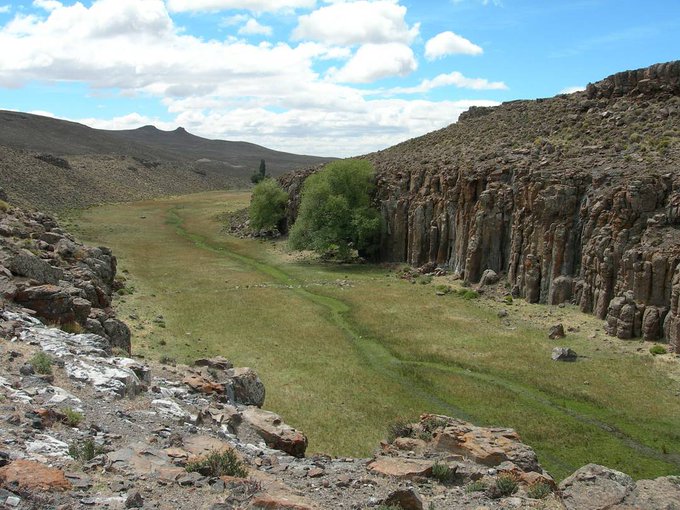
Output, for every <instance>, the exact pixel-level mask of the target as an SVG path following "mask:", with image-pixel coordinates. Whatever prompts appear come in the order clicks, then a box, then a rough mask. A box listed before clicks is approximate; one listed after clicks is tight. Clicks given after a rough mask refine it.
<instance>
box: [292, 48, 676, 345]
mask: <svg viewBox="0 0 680 510" xmlns="http://www.w3.org/2000/svg"><path fill="white" fill-rule="evenodd" d="M679 119H680V61H675V62H670V63H665V64H657V65H654V66H652V67H649V68H645V69H640V70H636V71H627V72H624V73H619V74H616V75H613V76H610V77H609V78H606V79H605V80H603V81H601V82H598V83H595V84H590V85H588V87H587V89H586V90H585V91H583V92H579V93H576V94H571V95H560V96H557V97H554V98H550V99H539V100H536V101H513V102H509V103H504V104H502V105H500V106H498V107H493V108H472V109H471V110H470V111H468V112H467V113H465V114H463V115H462V116H461V118H460V120H459V122H458V123H456V124H453V125H451V126H449V127H447V128H444V129H441V130H439V131H434V132H432V133H429V134H427V135H425V136H423V137H420V138H416V139H413V140H409V141H407V142H404V143H402V144H399V145H397V146H395V147H392V148H390V149H387V150H385V151H380V152H377V153H374V154H369V155H367V156H366V158H368V159H370V160H371V161H372V162H373V163H374V164H375V167H376V170H377V188H376V203H377V204H378V205H379V207H380V209H381V211H382V216H383V218H384V222H385V232H384V236H383V239H382V246H381V258H382V260H385V261H393V262H407V263H410V264H412V265H415V266H421V265H423V264H425V263H429V262H432V263H436V264H438V265H441V266H446V267H448V268H450V269H451V270H452V271H455V272H457V273H459V274H460V276H461V277H462V278H464V279H465V280H467V281H469V282H471V283H475V282H478V281H479V279H480V277H481V275H482V273H483V272H484V271H485V270H486V269H492V270H494V271H496V272H499V273H503V274H504V275H506V277H507V282H508V284H509V286H510V288H511V289H512V292H513V293H514V294H515V295H516V296H522V297H525V298H526V299H527V300H528V301H530V302H540V303H550V304H558V303H561V302H565V301H572V302H574V303H576V304H578V305H579V306H580V308H581V309H582V310H583V311H584V312H587V313H594V314H595V315H597V316H598V317H600V318H602V319H605V318H606V319H607V329H608V331H609V332H610V334H613V335H616V336H619V337H620V338H631V337H633V336H636V337H637V336H644V337H645V338H646V339H648V340H656V339H660V338H664V337H665V338H667V339H668V340H669V341H670V342H671V345H672V346H673V347H674V348H675V349H676V350H680V310H679V303H678V301H679V300H680V124H679V122H678V120H679ZM302 176H304V173H302V174H300V177H299V178H298V179H294V178H288V179H287V180H284V184H285V185H286V187H287V188H288V189H289V190H292V191H295V189H296V188H297V189H299V180H300V179H301V178H302ZM293 194H294V193H293ZM295 200H296V199H295V198H294V199H293V205H295V204H296V203H297V202H296V201H295ZM293 209H294V207H293ZM293 212H294V211H293Z"/></svg>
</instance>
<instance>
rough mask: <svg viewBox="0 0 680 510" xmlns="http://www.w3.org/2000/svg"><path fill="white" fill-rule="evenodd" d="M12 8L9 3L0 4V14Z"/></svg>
mask: <svg viewBox="0 0 680 510" xmlns="http://www.w3.org/2000/svg"><path fill="white" fill-rule="evenodd" d="M11 10H12V6H11V5H0V14H6V13H8V12H10V11H11Z"/></svg>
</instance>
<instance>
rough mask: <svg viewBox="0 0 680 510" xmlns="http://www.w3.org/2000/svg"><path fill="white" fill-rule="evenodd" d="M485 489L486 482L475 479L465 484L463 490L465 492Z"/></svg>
mask: <svg viewBox="0 0 680 510" xmlns="http://www.w3.org/2000/svg"><path fill="white" fill-rule="evenodd" d="M486 489H487V486H486V484H485V483H484V482H482V481H481V480H475V481H474V482H470V483H469V484H467V485H466V486H465V492H467V493H470V492H484V491H485V490H486Z"/></svg>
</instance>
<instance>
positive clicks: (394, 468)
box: [368, 457, 432, 479]
mask: <svg viewBox="0 0 680 510" xmlns="http://www.w3.org/2000/svg"><path fill="white" fill-rule="evenodd" d="M368 470H369V471H372V472H373V473H376V474H379V475H383V476H391V477H394V478H400V479H412V478H418V477H424V476H429V475H430V474H431V473H432V462H430V461H428V460H416V459H404V458H400V457H378V458H377V459H375V460H373V461H371V462H369V463H368Z"/></svg>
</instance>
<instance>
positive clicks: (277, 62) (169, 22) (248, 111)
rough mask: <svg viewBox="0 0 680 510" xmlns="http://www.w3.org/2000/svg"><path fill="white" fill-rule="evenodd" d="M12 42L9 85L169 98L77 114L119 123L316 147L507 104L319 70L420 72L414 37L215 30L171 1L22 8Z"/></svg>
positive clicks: (375, 145) (380, 141) (6, 72)
mask: <svg viewBox="0 0 680 510" xmlns="http://www.w3.org/2000/svg"><path fill="white" fill-rule="evenodd" d="M381 3H385V2H381ZM393 5H396V4H393ZM248 19H250V17H249V18H248ZM246 21H247V20H246V19H245V18H241V19H240V21H239V22H238V23H237V24H239V25H240V24H242V23H244V22H246ZM408 30H409V29H408V28H407V32H408ZM404 37H406V39H408V37H407V36H404ZM0 48H12V51H11V52H5V53H3V56H2V58H0V87H3V86H17V87H19V86H21V85H22V84H25V83H29V82H33V81H35V82H38V83H68V82H71V83H83V84H86V85H88V86H89V87H91V88H92V89H94V91H95V93H96V92H97V89H106V90H107V91H109V90H111V89H113V90H116V91H119V92H120V93H121V94H122V95H124V96H126V97H140V98H141V100H143V101H147V100H149V101H154V100H157V101H160V102H161V104H162V105H163V106H164V107H165V108H166V110H167V112H168V118H169V119H171V120H167V119H166V118H164V119H163V121H159V120H158V119H154V118H148V117H145V116H143V115H139V114H138V113H134V112H125V113H126V114H124V115H117V116H116V117H115V118H113V119H102V118H96V117H89V118H85V119H73V120H80V121H82V122H84V123H86V124H88V125H92V126H96V127H104V128H109V129H112V128H115V129H130V128H135V127H140V126H142V125H145V124H151V123H153V124H156V125H157V126H159V127H160V128H162V129H174V128H175V127H177V126H184V127H185V128H187V129H188V130H189V131H191V132H194V133H196V134H198V135H201V136H205V137H208V138H223V139H231V140H234V139H238V140H249V141H252V142H254V143H258V144H261V145H265V146H269V147H272V148H276V149H281V150H287V151H292V152H300V153H303V152H304V153H308V154H326V155H338V156H344V155H347V156H349V155H356V154H361V153H365V152H369V151H372V150H377V149H380V148H385V147H387V146H389V145H393V144H395V143H397V142H400V141H403V140H404V139H407V138H412V137H414V136H417V135H421V134H424V133H426V132H428V131H431V130H433V129H436V128H438V127H443V126H446V125H448V124H450V123H451V122H454V121H455V120H456V119H457V117H458V115H459V114H460V113H461V112H462V111H464V110H465V109H466V108H467V107H469V106H470V105H473V104H478V105H482V106H484V105H489V104H496V103H493V102H489V101H439V102H438V101H422V100H404V99H396V98H386V97H385V96H384V95H383V96H380V95H379V94H373V95H368V94H366V92H365V91H362V90H360V89H357V88H354V87H351V86H348V85H343V84H342V82H339V81H334V80H333V79H330V76H320V75H319V73H318V71H316V70H315V67H316V66H317V65H318V64H319V62H321V61H324V60H328V59H347V58H349V60H348V62H347V65H345V66H344V67H342V68H341V69H340V70H336V71H335V76H334V77H333V78H335V79H336V80H337V79H338V78H342V79H343V80H347V81H348V82H349V81H359V82H366V81H371V80H374V79H379V78H380V77H384V76H390V75H404V74H408V73H409V72H412V71H413V70H414V69H415V68H416V67H417V62H416V60H415V57H414V55H413V51H412V50H411V48H410V47H409V46H407V45H406V44H404V43H398V42H394V41H393V42H390V43H385V44H365V45H363V46H360V47H359V49H358V50H357V51H356V54H355V55H354V56H353V57H352V56H351V55H352V54H351V51H350V49H349V48H347V47H343V46H335V45H331V44H327V43H318V42H304V43H301V44H298V45H296V46H293V45H290V44H286V43H283V42H280V43H269V42H264V43H261V44H250V43H248V42H247V41H244V40H237V39H235V38H227V39H226V40H222V41H220V40H215V39H211V40H206V39H202V38H200V37H194V36H192V35H189V34H187V33H186V32H185V31H183V29H182V28H180V27H178V26H177V25H176V24H175V22H174V21H173V19H172V18H171V17H170V15H169V13H168V10H167V7H166V3H165V2H164V1H163V0H144V1H142V2H140V1H139V0H95V1H94V2H92V4H91V5H90V4H89V3H88V5H87V6H86V5H85V3H84V2H83V3H81V2H76V3H74V4H73V5H61V6H58V7H55V9H54V10H52V11H48V12H47V13H44V12H43V13H41V15H24V14H17V15H15V16H14V18H13V19H12V20H11V21H9V22H8V23H6V24H0ZM343 75H344V76H343ZM433 82H436V83H440V82H439V81H438V79H437V78H435V79H434V80H433ZM437 86H439V85H437Z"/></svg>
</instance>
